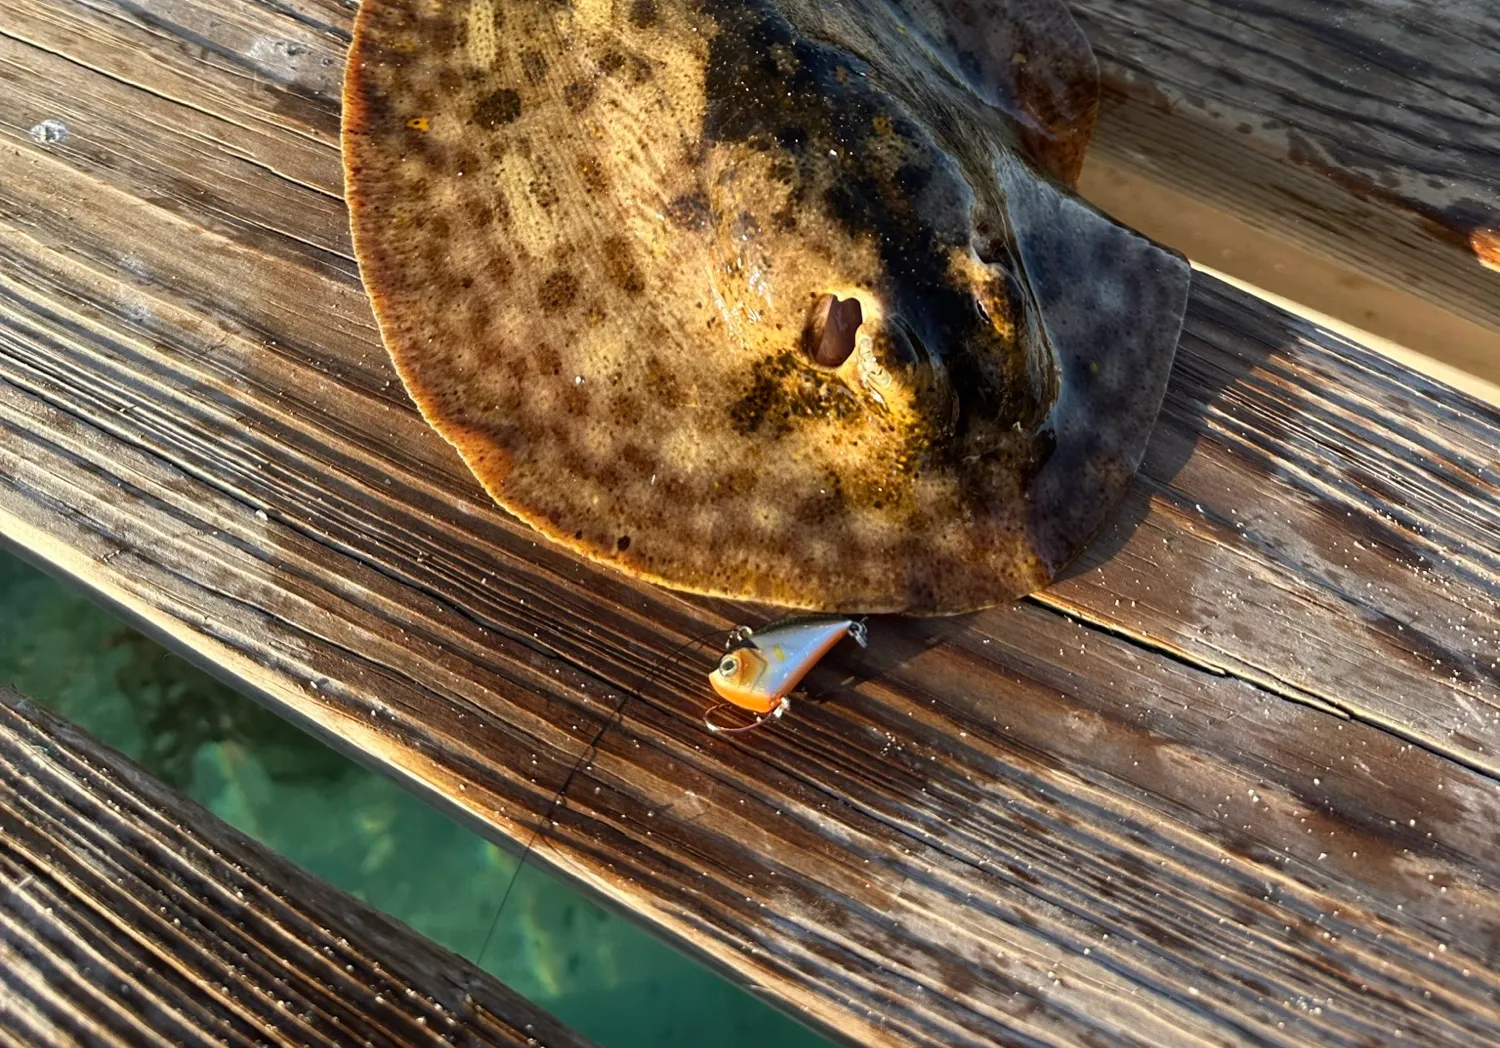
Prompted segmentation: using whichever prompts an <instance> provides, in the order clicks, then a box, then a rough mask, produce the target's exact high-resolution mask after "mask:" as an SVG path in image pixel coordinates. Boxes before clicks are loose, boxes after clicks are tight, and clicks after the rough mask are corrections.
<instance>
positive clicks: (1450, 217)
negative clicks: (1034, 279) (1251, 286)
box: [1069, 0, 1500, 381]
mask: <svg viewBox="0 0 1500 1048" xmlns="http://www.w3.org/2000/svg"><path fill="white" fill-rule="evenodd" d="M1069 3H1070V6H1071V7H1072V9H1073V11H1074V13H1075V15H1076V16H1077V17H1078V19H1079V22H1080V23H1081V24H1082V25H1083V27H1084V30H1085V32H1086V33H1087V34H1088V36H1089V39H1090V41H1091V42H1092V43H1093V45H1094V49H1095V51H1096V53H1097V54H1098V55H1099V58H1100V64H1101V68H1102V70H1103V72H1104V76H1105V88H1106V90H1105V104H1104V109H1103V113H1102V114H1101V118H1100V121H1099V127H1098V132H1097V134H1096V136H1095V142H1094V145H1093V147H1092V151H1091V163H1092V165H1093V170H1092V172H1091V173H1089V174H1087V175H1086V179H1085V191H1086V192H1088V193H1090V194H1091V195H1092V196H1094V197H1095V199H1097V200H1099V201H1100V202H1101V203H1103V204H1104V205H1105V206H1106V207H1107V209H1110V210H1113V211H1115V212H1116V213H1118V214H1120V216H1121V217H1122V218H1125V219H1126V220H1127V221H1134V222H1135V223H1136V224H1137V225H1139V226H1140V227H1141V228H1142V229H1144V230H1145V231H1147V232H1148V233H1152V234H1153V235H1157V236H1160V237H1162V238H1164V239H1168V240H1171V241H1175V242H1178V243H1179V246H1184V247H1186V246H1187V245H1188V243H1189V242H1191V243H1192V246H1193V247H1195V248H1198V249H1199V250H1201V251H1204V252H1205V253H1204V254H1202V255H1198V256H1196V257H1198V258H1199V259H1200V260H1201V261H1203V262H1205V263H1207V264H1208V265H1212V266H1216V267H1218V268H1220V269H1223V270H1226V271H1229V272H1231V273H1233V274H1234V275H1235V276H1239V277H1242V278H1243V279H1246V280H1249V281H1251V282H1252V283H1256V284H1259V285H1260V286H1263V287H1266V288H1268V289H1269V290H1271V291H1274V292H1276V293H1278V294H1282V295H1286V296H1287V297H1289V298H1292V299H1294V300H1296V301H1299V302H1304V303H1306V304H1308V305H1310V306H1312V307H1313V308H1315V309H1319V310H1322V311H1323V312H1326V313H1329V314H1332V315H1334V316H1338V317H1340V319H1342V320H1345V321H1347V322H1349V323H1351V324H1354V325H1355V326H1357V327H1362V328H1366V329H1368V330H1371V331H1376V332H1378V333H1380V334H1382V335H1384V336H1386V337H1388V338H1392V339H1394V340H1396V341H1397V342H1401V343H1403V344H1407V345H1410V346H1412V347H1413V348H1415V349H1418V350H1420V351H1422V352H1424V353H1427V354H1429V355H1431V356H1434V357H1436V358H1437V359H1440V360H1444V361H1446V362H1448V363H1451V364H1454V365H1455V366H1458V367H1468V368H1471V369H1476V370H1477V371H1478V373H1480V374H1482V375H1484V376H1486V377H1487V378H1488V379H1489V380H1490V381H1495V380H1496V378H1497V377H1500V370H1497V363H1496V361H1497V357H1500V101H1497V97H1496V91H1495V85H1496V84H1497V83H1500V17H1497V15H1496V9H1495V8H1494V5H1492V4H1489V3H1486V2H1485V0H1329V2H1319V3H1312V4H1309V3H1302V2H1299V0H1213V2H1204V0H1189V2H1181V0H1069ZM1116 173H1118V175H1117V174H1116ZM1118 176H1123V178H1120V177H1118ZM1151 184H1156V185H1160V186H1162V187H1164V188H1165V189H1166V190H1167V191H1168V194H1167V195H1166V196H1165V197H1163V198H1161V199H1157V194H1155V193H1153V192H1152V191H1151ZM1195 213H1196V214H1195ZM1213 213H1217V215H1219V216H1222V218H1223V219H1224V220H1225V221H1217V222H1216V221H1215V220H1214V218H1213ZM1190 223H1191V224H1190ZM1215 238H1217V239H1218V242H1217V243H1215ZM1262 241H1265V243H1264V244H1263V243H1262ZM1276 242H1280V243H1283V244H1288V245H1291V246H1292V247H1293V248H1296V249H1303V251H1305V252H1306V253H1307V255H1306V257H1301V256H1302V252H1299V251H1295V250H1294V251H1292V252H1284V253H1277V252H1276V251H1274V250H1273V249H1274V245H1275V243H1276ZM1210 249H1212V253H1211V254H1210V253H1208V252H1209V251H1210ZM1287 254H1290V255H1292V256H1294V257H1292V258H1287V257H1285V255H1287ZM1222 255H1227V256H1229V257H1228V258H1224V257H1221V256H1222ZM1320 260H1321V262H1322V265H1319V264H1318V262H1319V261H1320ZM1241 267H1244V268H1243V269H1241ZM1424 299H1425V302H1424V301H1423V300H1424ZM1429 304H1430V305H1429ZM1445 311H1451V312H1452V313H1453V314H1456V316H1449V317H1444V316H1443V315H1442V313H1443V312H1445Z"/></svg>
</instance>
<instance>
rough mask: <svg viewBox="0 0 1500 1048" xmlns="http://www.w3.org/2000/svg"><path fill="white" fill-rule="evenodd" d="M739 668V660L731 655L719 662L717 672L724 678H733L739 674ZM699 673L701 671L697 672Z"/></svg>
mask: <svg viewBox="0 0 1500 1048" xmlns="http://www.w3.org/2000/svg"><path fill="white" fill-rule="evenodd" d="M739 668H740V660H739V659H737V658H735V657H734V656H733V655H725V656H724V657H723V658H722V659H720V660H719V672H720V673H722V674H723V675H724V676H726V677H733V676H734V675H735V674H736V673H737V672H739ZM699 672H700V673H701V672H702V670H699Z"/></svg>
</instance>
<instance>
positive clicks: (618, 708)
mask: <svg viewBox="0 0 1500 1048" xmlns="http://www.w3.org/2000/svg"><path fill="white" fill-rule="evenodd" d="M723 632H724V631H723V630H721V629H716V630H709V631H708V632H707V633H702V634H699V635H698V636H697V637H694V638H692V639H691V640H687V641H684V642H683V643H682V644H679V645H678V646H677V647H676V648H673V649H672V650H671V651H670V652H668V653H667V654H666V655H663V656H662V657H661V658H660V659H658V660H657V661H656V662H655V663H654V664H653V665H652V667H651V669H650V670H649V671H648V672H647V674H646V676H645V677H644V678H643V682H644V683H649V682H650V681H653V680H656V679H657V677H658V676H660V675H663V674H665V673H666V672H667V671H668V670H670V669H671V668H672V666H673V665H674V664H675V663H676V661H677V660H678V659H680V658H681V657H682V655H683V653H685V652H686V651H687V650H688V649H689V648H695V647H698V646H699V645H701V644H703V643H704V642H705V641H707V640H709V639H711V638H713V637H715V636H717V635H719V634H721V633H723ZM640 697H641V690H640V688H636V689H635V690H634V691H631V690H629V689H626V690H625V694H624V695H623V696H621V698H620V701H619V702H618V703H616V704H615V709H614V712H613V713H611V714H610V715H609V719H608V720H606V721H605V722H604V725H603V726H602V727H601V728H600V729H599V730H598V731H597V732H596V733H595V734H594V737H593V739H592V740H590V742H589V744H588V746H586V747H585V748H584V751H583V754H582V755H581V756H580V757H579V758H578V763H576V764H574V765H573V768H572V770H570V771H569V772H568V775H567V777H566V778H565V779H563V781H562V785H561V786H559V787H558V789H557V793H555V794H554V795H553V797H552V803H551V804H549V805H548V806H547V811H546V813H545V814H544V815H543V816H542V821H541V823H540V824H539V825H538V826H537V828H536V829H535V830H532V831H531V838H530V839H529V840H528V841H527V842H526V847H525V848H523V849H522V850H521V860H520V862H518V863H516V872H514V873H512V874H511V875H510V881H509V882H508V883H507V884H506V885H505V893H504V894H503V895H501V896H500V907H499V909H497V910H496V911H495V918H494V920H492V921H490V930H489V931H488V932H486V933H485V936H484V944H483V945H481V946H480V947H479V953H478V954H477V955H475V957H474V964H475V965H476V966H478V967H481V968H482V967H484V954H485V951H486V950H488V949H489V948H490V940H491V939H493V938H494V937H495V929H497V928H499V927H500V918H501V916H502V915H503V914H504V913H505V904H506V903H507V902H509V901H510V893H511V892H512V891H513V890H514V889H515V887H516V882H517V881H518V880H520V877H521V870H522V869H524V868H525V866H526V860H527V858H529V857H530V855H531V852H532V849H533V848H534V847H535V846H536V844H537V842H538V841H539V840H541V838H542V834H543V833H545V832H546V829H547V826H548V824H549V823H551V821H552V816H553V813H555V812H556V811H557V806H558V805H559V804H561V803H562V799H563V795H564V794H566V793H567V792H568V787H569V786H571V785H572V784H573V779H574V777H575V776H576V775H577V774H578V773H579V772H580V771H582V770H583V768H584V766H585V765H587V764H588V763H589V761H591V760H593V757H594V751H595V749H596V748H597V747H598V745H599V742H600V740H601V739H603V738H604V733H605V732H607V731H609V729H610V728H611V727H613V726H614V725H615V724H616V723H618V722H619V720H620V715H621V714H622V713H624V712H625V704H626V703H627V702H629V701H630V700H631V699H632V698H640Z"/></svg>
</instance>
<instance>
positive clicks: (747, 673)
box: [708, 619, 865, 731]
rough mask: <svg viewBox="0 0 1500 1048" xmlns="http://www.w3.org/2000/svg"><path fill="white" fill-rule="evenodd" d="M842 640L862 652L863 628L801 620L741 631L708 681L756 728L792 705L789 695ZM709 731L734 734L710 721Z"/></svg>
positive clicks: (857, 624) (846, 623) (840, 621)
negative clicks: (853, 643)
mask: <svg viewBox="0 0 1500 1048" xmlns="http://www.w3.org/2000/svg"><path fill="white" fill-rule="evenodd" d="M845 636H850V637H853V638H854V640H855V641H856V642H857V643H858V644H859V645H860V647H864V645H865V627H864V623H862V622H858V621H856V620H854V619H813V620H801V621H797V622H789V623H786V624H784V625H780V626H772V627H771V628H769V629H767V630H766V631H764V632H762V633H752V632H751V631H750V630H749V628H747V627H741V628H740V629H738V630H736V631H735V632H734V633H733V634H731V635H730V650H729V651H728V652H726V653H725V655H724V657H723V658H721V659H720V660H719V665H718V666H716V667H715V668H714V671H713V672H712V673H710V674H709V676H708V680H709V683H710V684H711V685H712V686H713V689H714V691H715V692H717V693H718V695H719V697H720V698H722V699H724V700H725V701H726V702H729V703H732V704H734V705H735V706H738V707H740V708H741V709H744V710H749V711H750V712H751V713H754V714H756V715H757V718H758V719H757V721H756V723H757V724H758V723H759V722H760V719H764V718H766V717H779V716H781V714H782V713H783V712H784V711H785V710H786V708H787V707H788V706H789V705H790V704H791V699H790V697H789V696H790V695H791V693H792V690H793V689H794V688H796V687H797V685H798V684H800V683H801V681H802V678H803V677H805V676H807V673H808V671H809V670H811V669H812V668H813V667H814V666H816V665H817V664H818V660H820V659H821V658H822V657H823V656H824V655H826V654H827V653H828V651H829V650H830V649H831V648H832V647H833V646H834V645H835V644H837V643H838V642H839V641H840V640H842V639H843V638H844V637H845ZM710 713H712V711H710ZM752 726H753V725H752ZM708 727H709V729H710V730H712V731H726V730H733V729H725V728H720V727H719V726H717V725H715V724H714V723H713V721H712V720H709V721H708Z"/></svg>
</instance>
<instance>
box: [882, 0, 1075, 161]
mask: <svg viewBox="0 0 1500 1048" xmlns="http://www.w3.org/2000/svg"><path fill="white" fill-rule="evenodd" d="M891 3H892V6H893V7H895V8H898V9H899V11H900V14H899V16H898V17H900V18H901V19H902V21H903V22H905V23H906V24H907V26H908V27H909V29H911V30H914V31H916V32H917V33H918V34H919V35H920V37H921V39H922V40H923V42H924V43H926V44H927V46H928V48H929V50H930V52H931V57H932V58H934V59H936V60H937V61H938V62H939V63H940V64H941V65H942V66H943V67H945V68H946V69H947V70H948V71H949V73H951V74H952V75H953V76H954V77H956V78H957V79H958V80H959V81H960V82H961V83H963V84H964V85H965V86H966V87H968V89H969V90H970V91H972V92H974V94H976V95H978V96H979V97H980V98H981V99H983V100H984V101H985V102H987V103H988V104H989V105H991V106H994V107H995V108H996V109H999V110H1001V111H1003V112H1004V113H1005V114H1006V115H1007V116H1009V117H1010V118H1011V120H1012V121H1014V122H1015V124H1016V127H1017V129H1018V132H1019V135H1020V143H1021V146H1022V148H1023V149H1025V151H1026V153H1027V156H1028V158H1029V159H1030V160H1031V161H1032V163H1034V164H1036V166H1037V167H1038V168H1039V169H1040V170H1042V171H1043V172H1045V173H1046V174H1048V175H1050V176H1052V177H1053V178H1056V179H1057V180H1058V181H1060V182H1062V183H1063V184H1064V185H1067V186H1069V187H1070V188H1075V187H1076V186H1077V184H1078V176H1079V173H1080V172H1081V171H1082V170H1083V155H1084V151H1085V150H1086V149H1087V147H1088V142H1089V138H1090V137H1091V136H1092V134H1093V131H1094V121H1095V119H1096V117H1097V115H1098V111H1099V64H1098V62H1097V61H1095V59H1094V51H1093V48H1091V47H1090V46H1089V41H1088V37H1086V36H1085V35H1084V33H1083V30H1082V29H1081V28H1080V27H1079V25H1078V23H1077V22H1076V21H1074V19H1073V15H1072V14H1071V13H1070V12H1069V11H1068V8H1067V7H1066V6H1065V5H1064V4H1063V3H1061V2H1060V0H891Z"/></svg>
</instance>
